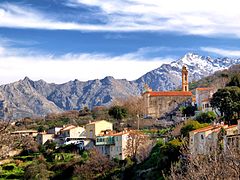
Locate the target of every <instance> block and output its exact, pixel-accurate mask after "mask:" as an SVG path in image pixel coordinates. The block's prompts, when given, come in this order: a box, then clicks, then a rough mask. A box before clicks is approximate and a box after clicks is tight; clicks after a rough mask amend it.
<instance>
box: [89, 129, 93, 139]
mask: <svg viewBox="0 0 240 180" xmlns="http://www.w3.org/2000/svg"><path fill="white" fill-rule="evenodd" d="M92 137H93V131H92V130H90V138H92Z"/></svg>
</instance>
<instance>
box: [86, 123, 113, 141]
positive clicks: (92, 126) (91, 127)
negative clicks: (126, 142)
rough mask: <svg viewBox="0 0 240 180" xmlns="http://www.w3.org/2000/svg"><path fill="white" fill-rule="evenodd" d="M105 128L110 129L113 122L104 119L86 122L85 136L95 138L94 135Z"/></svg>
mask: <svg viewBox="0 0 240 180" xmlns="http://www.w3.org/2000/svg"><path fill="white" fill-rule="evenodd" d="M105 130H108V131H112V130H113V124H112V123H111V122H108V121H105V120H101V121H96V122H91V123H88V124H87V125H86V138H91V139H96V136H98V135H99V134H100V133H101V132H102V131H105Z"/></svg>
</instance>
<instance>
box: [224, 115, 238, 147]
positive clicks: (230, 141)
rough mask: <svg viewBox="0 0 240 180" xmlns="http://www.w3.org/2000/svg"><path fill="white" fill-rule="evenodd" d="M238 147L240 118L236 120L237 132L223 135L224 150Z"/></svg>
mask: <svg viewBox="0 0 240 180" xmlns="http://www.w3.org/2000/svg"><path fill="white" fill-rule="evenodd" d="M231 148H240V120H238V125H237V133H233V134H229V135H226V136H225V137H224V150H225V151H227V150H228V149H231Z"/></svg>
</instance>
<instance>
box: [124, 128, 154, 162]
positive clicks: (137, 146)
mask: <svg viewBox="0 0 240 180" xmlns="http://www.w3.org/2000/svg"><path fill="white" fill-rule="evenodd" d="M153 145H154V142H153V141H152V140H150V138H149V136H147V135H145V134H144V133H143V132H141V131H130V132H129V135H128V140H127V145H126V147H125V149H124V152H125V153H126V155H127V156H129V157H131V158H132V159H133V160H134V161H135V162H142V161H143V160H144V159H146V158H147V157H148V156H149V154H150V152H151V150H152V147H153Z"/></svg>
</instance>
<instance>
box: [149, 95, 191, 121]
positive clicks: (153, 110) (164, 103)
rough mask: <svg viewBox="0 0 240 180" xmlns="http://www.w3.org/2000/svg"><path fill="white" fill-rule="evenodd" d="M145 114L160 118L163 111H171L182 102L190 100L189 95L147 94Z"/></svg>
mask: <svg viewBox="0 0 240 180" xmlns="http://www.w3.org/2000/svg"><path fill="white" fill-rule="evenodd" d="M148 98H149V106H148V108H147V110H146V112H147V114H148V115H149V116H151V117H154V118H160V117H161V116H163V115H164V114H165V113H168V112H171V111H173V110H174V109H176V108H177V107H178V106H179V105H181V104H184V102H189V101H191V97H190V96H149V97H148Z"/></svg>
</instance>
